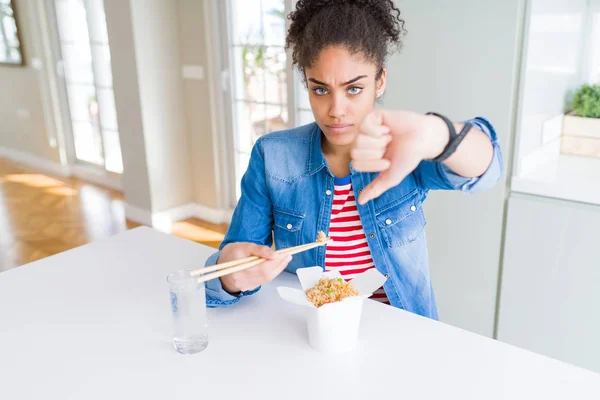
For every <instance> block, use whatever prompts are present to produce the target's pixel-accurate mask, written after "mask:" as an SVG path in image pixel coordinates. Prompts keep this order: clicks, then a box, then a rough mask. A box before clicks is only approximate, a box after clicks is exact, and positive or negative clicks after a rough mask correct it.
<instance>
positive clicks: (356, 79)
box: [309, 75, 367, 86]
mask: <svg viewBox="0 0 600 400" xmlns="http://www.w3.org/2000/svg"><path fill="white" fill-rule="evenodd" d="M366 77H367V75H360V76H357V77H356V78H354V79H350V80H349V81H348V82H344V83H342V84H341V85H340V86H346V85H350V84H351V83H354V82H356V81H359V80H361V79H363V78H366ZM309 81H311V82H313V83H316V84H317V85H322V86H329V85H328V84H326V83H325V82H321V81H318V80H316V79H314V78H309Z"/></svg>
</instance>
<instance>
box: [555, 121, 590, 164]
mask: <svg viewBox="0 0 600 400" xmlns="http://www.w3.org/2000/svg"><path fill="white" fill-rule="evenodd" d="M560 152H561V154H568V155H574V156H584V157H594V158H600V118H582V117H578V116H576V115H572V114H567V115H565V116H564V118H563V128H562V137H561V144H560Z"/></svg>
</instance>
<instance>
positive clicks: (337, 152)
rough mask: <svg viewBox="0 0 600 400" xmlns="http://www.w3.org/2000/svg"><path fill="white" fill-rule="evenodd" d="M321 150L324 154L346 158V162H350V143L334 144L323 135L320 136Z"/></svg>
mask: <svg viewBox="0 0 600 400" xmlns="http://www.w3.org/2000/svg"><path fill="white" fill-rule="evenodd" d="M321 150H323V154H325V155H326V156H332V157H334V158H336V159H347V160H348V163H350V160H351V157H350V151H351V150H352V143H350V144H347V145H344V146H336V145H334V144H331V143H330V142H329V141H328V140H327V138H326V137H325V135H322V136H321Z"/></svg>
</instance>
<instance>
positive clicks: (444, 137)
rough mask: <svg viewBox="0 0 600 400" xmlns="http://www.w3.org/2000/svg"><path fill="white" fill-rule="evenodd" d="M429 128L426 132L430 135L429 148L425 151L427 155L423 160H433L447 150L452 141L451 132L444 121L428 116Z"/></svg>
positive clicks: (428, 139)
mask: <svg viewBox="0 0 600 400" xmlns="http://www.w3.org/2000/svg"><path fill="white" fill-rule="evenodd" d="M425 118H427V126H428V128H427V129H426V130H425V131H426V132H427V134H428V137H427V140H426V143H427V146H426V148H425V149H424V150H425V151H424V152H425V154H424V157H423V159H425V160H433V159H434V158H436V157H437V156H439V155H440V154H442V152H443V151H444V149H445V148H446V146H447V145H448V142H449V141H450V132H448V126H447V125H446V123H445V122H444V120H443V119H441V118H439V117H437V116H435V115H427V116H425ZM455 127H456V124H455Z"/></svg>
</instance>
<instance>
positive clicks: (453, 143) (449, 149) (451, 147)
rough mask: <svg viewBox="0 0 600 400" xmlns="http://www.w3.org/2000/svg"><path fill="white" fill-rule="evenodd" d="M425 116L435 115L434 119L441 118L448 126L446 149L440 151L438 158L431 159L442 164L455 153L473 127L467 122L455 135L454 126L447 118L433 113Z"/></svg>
mask: <svg viewBox="0 0 600 400" xmlns="http://www.w3.org/2000/svg"><path fill="white" fill-rule="evenodd" d="M425 115H435V116H436V117H439V118H441V119H442V120H443V121H444V122H445V123H446V125H447V126H448V133H449V135H450V139H449V140H448V144H447V145H446V148H445V149H444V151H442V154H440V155H439V156H437V157H436V158H434V159H433V161H436V162H442V161H444V160H445V159H447V158H448V157H450V156H451V155H452V154H454V152H455V151H456V149H457V148H458V146H459V145H460V143H461V142H462V140H463V139H464V138H465V136H467V133H469V131H470V130H471V128H472V127H473V125H471V124H470V123H468V122H467V123H466V124H465V126H464V127H463V128H462V129H461V131H460V132H459V133H458V134H457V133H456V129H454V124H453V123H452V121H450V120H449V119H448V118H446V117H444V116H443V115H441V114H438V113H435V112H428V113H426V114H425Z"/></svg>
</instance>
